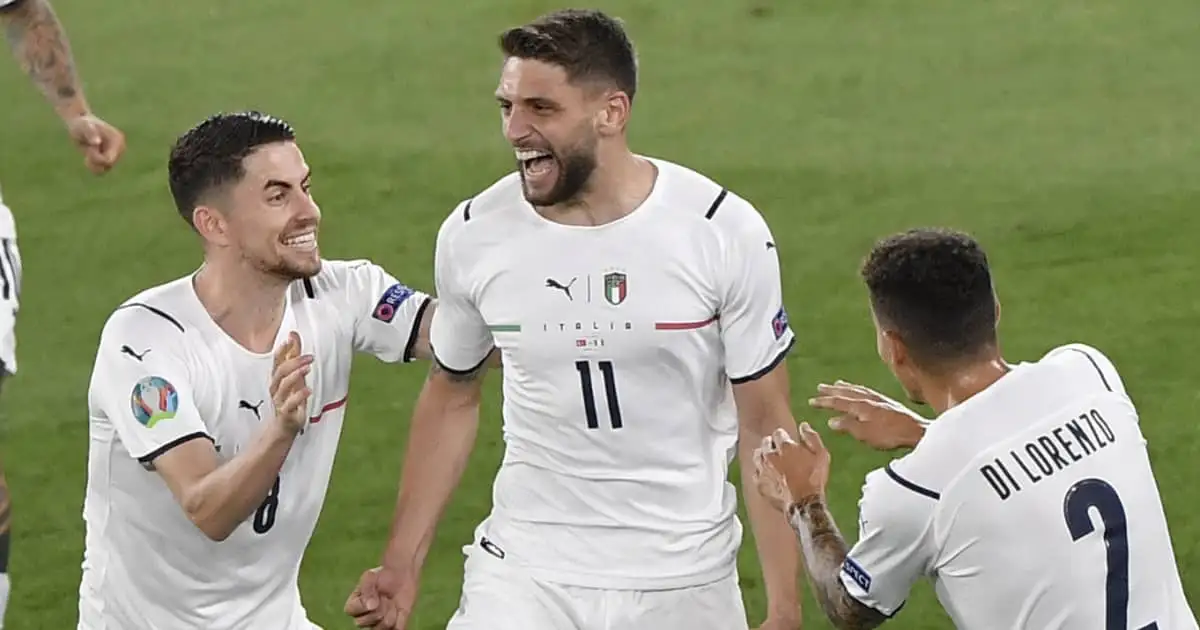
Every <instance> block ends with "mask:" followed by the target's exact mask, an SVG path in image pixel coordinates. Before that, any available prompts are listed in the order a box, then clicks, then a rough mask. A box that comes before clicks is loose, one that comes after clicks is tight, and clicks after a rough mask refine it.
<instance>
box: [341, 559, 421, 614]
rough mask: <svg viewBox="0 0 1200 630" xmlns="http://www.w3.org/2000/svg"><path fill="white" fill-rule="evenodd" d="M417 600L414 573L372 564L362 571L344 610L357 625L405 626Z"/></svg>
mask: <svg viewBox="0 0 1200 630" xmlns="http://www.w3.org/2000/svg"><path fill="white" fill-rule="evenodd" d="M416 601H417V580H416V578H415V577H413V576H411V575H409V574H405V573H404V572H402V571H399V570H397V569H391V568H384V567H375V568H374V569H368V570H367V571H365V572H363V574H362V577H361V578H359V580H358V586H356V587H355V588H354V591H353V592H352V593H350V597H348V598H347V599H346V607H345V609H344V610H345V612H346V614H347V615H350V616H351V617H353V618H354V624H355V625H356V626H358V627H359V628H375V629H376V630H404V629H405V628H406V627H407V626H408V616H409V615H410V614H412V610H413V606H414V604H416Z"/></svg>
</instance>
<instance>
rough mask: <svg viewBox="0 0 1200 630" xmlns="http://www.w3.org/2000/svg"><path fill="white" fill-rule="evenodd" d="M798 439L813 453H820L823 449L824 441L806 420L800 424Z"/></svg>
mask: <svg viewBox="0 0 1200 630" xmlns="http://www.w3.org/2000/svg"><path fill="white" fill-rule="evenodd" d="M800 439H802V440H803V441H804V445H805V446H807V447H808V449H809V450H810V451H812V452H814V453H820V452H821V451H823V450H825V443H824V442H822V441H821V434H820V433H817V430H816V429H814V428H812V426H810V425H809V424H808V423H807V422H805V423H803V424H801V425H800Z"/></svg>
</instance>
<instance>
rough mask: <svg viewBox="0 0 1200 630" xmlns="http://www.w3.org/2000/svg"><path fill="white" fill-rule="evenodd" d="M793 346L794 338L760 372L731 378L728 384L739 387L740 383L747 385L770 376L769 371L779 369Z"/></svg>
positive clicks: (794, 343)
mask: <svg viewBox="0 0 1200 630" xmlns="http://www.w3.org/2000/svg"><path fill="white" fill-rule="evenodd" d="M794 345H796V337H795V336H793V337H792V339H791V341H789V342H788V345H787V347H785V348H784V349H783V350H782V351H780V353H779V354H777V355H775V358H774V359H771V362H770V363H768V364H767V366H766V367H764V368H762V369H761V370H759V371H757V372H754V373H753V374H750V375H749V376H739V377H737V378H732V377H731V378H730V379H729V382H730V383H733V384H734V385H741V384H742V383H749V382H750V381H757V380H758V379H760V378H762V377H764V376H766V375H768V374H770V373H771V370H774V369H775V368H777V367H779V364H780V363H783V360H784V359H786V358H787V355H788V353H789V352H791V351H792V346H794Z"/></svg>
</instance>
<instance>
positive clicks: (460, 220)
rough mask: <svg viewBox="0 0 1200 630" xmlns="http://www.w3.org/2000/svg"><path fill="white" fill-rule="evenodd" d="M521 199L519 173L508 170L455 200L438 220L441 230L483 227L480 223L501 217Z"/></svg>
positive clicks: (508, 213) (460, 232)
mask: <svg viewBox="0 0 1200 630" xmlns="http://www.w3.org/2000/svg"><path fill="white" fill-rule="evenodd" d="M524 202H525V197H524V195H523V193H522V192H521V176H520V175H519V174H518V173H516V172H512V173H509V174H508V175H505V176H504V177H501V178H500V179H498V180H496V181H495V182H494V183H493V184H492V185H491V186H488V187H487V188H485V189H483V190H482V191H480V192H478V193H476V194H475V195H473V196H471V197H469V198H467V199H463V200H462V201H459V202H458V205H456V206H455V207H454V210H453V211H452V212H451V213H450V215H449V216H447V217H446V219H445V220H444V221H443V222H442V227H441V233H446V234H462V233H468V232H476V231H479V230H480V229H487V228H486V227H483V228H481V227H480V226H483V225H487V224H494V222H495V220H496V219H503V218H504V217H505V216H506V215H510V214H511V213H513V211H515V210H519V209H520V207H521V204H523V203H524Z"/></svg>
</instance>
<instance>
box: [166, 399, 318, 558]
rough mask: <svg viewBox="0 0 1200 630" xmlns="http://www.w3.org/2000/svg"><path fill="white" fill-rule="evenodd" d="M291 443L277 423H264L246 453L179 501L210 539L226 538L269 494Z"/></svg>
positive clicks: (219, 468) (203, 479) (193, 486)
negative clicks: (262, 428) (260, 431)
mask: <svg viewBox="0 0 1200 630" xmlns="http://www.w3.org/2000/svg"><path fill="white" fill-rule="evenodd" d="M294 440H295V434H294V433H291V432H289V431H288V430H287V429H285V428H283V427H281V426H279V424H278V423H275V422H268V423H265V424H264V430H263V432H262V433H261V434H260V435H259V436H258V438H256V439H255V440H254V441H253V442H251V443H250V446H249V447H248V448H247V449H246V450H244V451H242V452H241V453H239V454H238V455H237V456H236V457H234V458H233V459H231V460H229V461H228V462H226V463H224V464H222V465H220V466H217V467H216V468H215V469H213V471H212V472H210V473H208V474H207V475H204V476H203V477H201V478H200V479H199V480H197V481H196V482H195V483H193V484H191V485H190V486H189V487H188V488H187V490H186V491H185V492H184V496H183V497H182V501H181V502H182V503H183V507H184V510H185V511H186V512H187V514H188V517H189V518H191V519H192V522H194V523H195V524H196V526H197V527H199V528H200V529H201V531H203V532H204V533H205V534H206V535H208V536H209V537H210V538H212V539H214V540H224V539H225V538H228V537H229V535H230V534H232V533H233V531H234V530H235V529H237V527H238V525H240V524H242V523H243V522H245V520H246V519H247V518H249V517H250V515H251V514H252V513H253V512H254V510H255V509H257V508H258V506H259V505H261V504H262V502H263V499H264V498H265V497H266V496H267V495H268V493H270V492H271V491H272V486H274V484H275V482H276V480H277V479H278V478H279V470H280V469H281V468H283V462H284V460H285V459H287V455H288V451H290V450H291V447H292V442H293V441H294Z"/></svg>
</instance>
